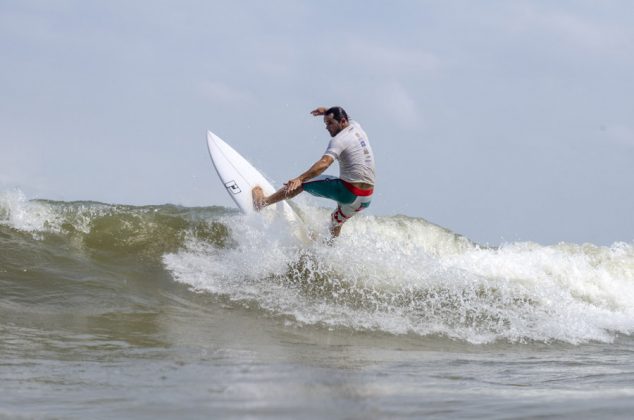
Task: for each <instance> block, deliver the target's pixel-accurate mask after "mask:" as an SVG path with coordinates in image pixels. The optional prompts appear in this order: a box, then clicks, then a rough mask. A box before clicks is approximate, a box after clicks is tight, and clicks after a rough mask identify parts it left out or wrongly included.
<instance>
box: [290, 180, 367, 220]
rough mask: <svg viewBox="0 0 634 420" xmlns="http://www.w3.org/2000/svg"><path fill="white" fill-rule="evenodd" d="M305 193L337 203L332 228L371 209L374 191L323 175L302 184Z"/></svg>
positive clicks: (333, 213)
mask: <svg viewBox="0 0 634 420" xmlns="http://www.w3.org/2000/svg"><path fill="white" fill-rule="evenodd" d="M302 186H303V188H304V191H307V192H309V193H310V194H312V195H314V196H316V197H324V198H329V199H331V200H335V201H336V202H337V208H336V209H335V211H333V212H332V214H331V215H330V216H331V217H330V224H331V227H337V226H341V225H343V224H344V223H345V222H346V220H348V219H349V218H351V217H352V216H354V215H355V214H357V213H359V212H360V211H362V210H365V209H367V208H368V207H370V203H371V202H372V193H373V192H374V190H373V189H372V190H362V189H360V188H357V187H355V186H354V185H352V184H350V183H349V182H346V181H344V180H343V179H340V178H337V177H335V176H330V175H321V176H318V177H316V178H312V179H309V180H308V181H306V182H304V183H302Z"/></svg>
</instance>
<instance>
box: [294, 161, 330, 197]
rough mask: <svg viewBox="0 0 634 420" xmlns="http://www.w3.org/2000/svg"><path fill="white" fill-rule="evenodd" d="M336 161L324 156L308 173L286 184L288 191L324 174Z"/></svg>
mask: <svg viewBox="0 0 634 420" xmlns="http://www.w3.org/2000/svg"><path fill="white" fill-rule="evenodd" d="M334 161H335V159H334V158H333V157H332V156H330V155H323V156H322V157H321V159H319V160H318V161H317V162H315V163H314V164H313V166H311V167H310V169H308V170H307V171H306V172H304V173H303V174H301V175H300V176H298V177H297V178H293V179H291V180H289V181H288V182H287V183H286V184H284V185H286V190H287V191H288V192H291V191H294V190H296V189H297V188H299V186H300V185H302V182H304V181H307V180H309V179H312V178H314V177H316V176H318V175H320V174H321V173H322V172H324V171H325V170H326V169H328V167H329V166H330V165H332V162H334Z"/></svg>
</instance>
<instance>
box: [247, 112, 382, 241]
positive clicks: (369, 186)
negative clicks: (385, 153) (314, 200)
mask: <svg viewBox="0 0 634 420" xmlns="http://www.w3.org/2000/svg"><path fill="white" fill-rule="evenodd" d="M311 114H312V115H314V116H321V115H323V116H324V123H325V124H326V130H328V132H329V133H330V136H331V137H332V139H331V140H330V143H329V144H328V147H327V148H326V151H325V152H324V155H323V156H322V157H321V159H319V160H318V161H317V162H315V163H314V164H313V165H312V166H311V167H310V168H309V169H308V170H307V171H306V172H304V173H303V174H301V175H300V176H298V177H297V178H293V179H291V180H289V181H288V182H286V183H285V184H284V187H282V188H281V189H279V190H278V191H276V192H275V193H273V194H271V195H270V196H268V197H265V196H264V193H263V191H262V188H260V187H255V188H253V190H252V195H253V206H254V207H255V209H256V210H260V209H262V208H264V207H266V206H270V205H271V204H275V203H277V202H279V201H282V200H287V199H289V198H293V197H295V196H296V195H298V194H299V193H301V192H302V191H307V192H309V193H311V194H312V195H315V196H317V197H325V198H330V199H332V200H335V201H336V202H337V208H336V209H335V211H333V212H332V214H331V218H330V234H331V235H332V237H333V238H334V237H337V236H339V234H340V233H341V226H343V224H344V223H345V222H346V221H347V220H348V219H350V218H351V217H352V216H354V215H355V214H357V213H358V212H360V211H362V210H364V209H366V208H368V207H369V206H370V202H371V200H372V193H373V192H374V154H373V153H372V148H371V147H370V142H369V141H368V136H367V134H366V133H365V131H363V129H362V128H361V125H359V123H357V122H356V121H350V119H349V118H348V114H347V113H346V111H344V109H343V108H341V107H339V106H334V107H332V108H328V109H326V108H324V107H319V108H317V109H315V110H313V111H311ZM335 159H337V160H338V161H339V178H337V177H334V176H329V175H321V174H322V173H323V172H324V171H325V170H326V169H327V168H328V167H329V166H330V165H332V163H333V162H334V161H335ZM320 175H321V176H320Z"/></svg>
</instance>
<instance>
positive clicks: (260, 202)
mask: <svg viewBox="0 0 634 420" xmlns="http://www.w3.org/2000/svg"><path fill="white" fill-rule="evenodd" d="M302 191H304V187H303V186H300V187H299V188H297V189H296V190H294V191H292V192H288V191H287V190H286V187H282V188H280V189H279V190H277V191H275V192H274V193H273V194H271V195H269V196H268V197H265V196H264V191H262V188H261V187H255V188H253V190H252V191H251V195H252V196H253V207H254V208H255V209H256V210H257V211H259V210H261V209H263V208H264V207H266V206H270V205H271V204H275V203H278V202H280V201H282V200H288V199H289V198H293V197H295V196H296V195H298V194H299V193H301V192H302Z"/></svg>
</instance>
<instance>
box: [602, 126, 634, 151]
mask: <svg viewBox="0 0 634 420" xmlns="http://www.w3.org/2000/svg"><path fill="white" fill-rule="evenodd" d="M601 131H603V132H604V133H605V135H606V137H607V139H608V141H610V142H612V143H616V144H620V145H624V146H628V147H634V128H632V127H629V126H627V125H625V124H612V125H609V126H604V127H601Z"/></svg>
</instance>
